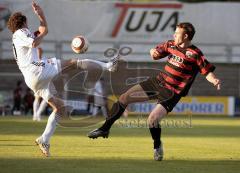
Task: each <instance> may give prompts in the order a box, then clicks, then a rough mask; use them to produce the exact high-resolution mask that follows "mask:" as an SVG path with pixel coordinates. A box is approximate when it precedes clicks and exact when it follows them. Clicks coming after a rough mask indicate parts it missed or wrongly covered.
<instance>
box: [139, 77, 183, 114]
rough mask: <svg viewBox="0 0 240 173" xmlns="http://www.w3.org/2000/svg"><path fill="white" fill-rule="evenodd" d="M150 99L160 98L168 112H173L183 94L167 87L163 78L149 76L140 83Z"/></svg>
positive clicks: (160, 102) (159, 100) (159, 101)
mask: <svg viewBox="0 0 240 173" xmlns="http://www.w3.org/2000/svg"><path fill="white" fill-rule="evenodd" d="M139 84H140V85H141V87H142V88H143V90H144V91H145V93H146V94H147V95H148V97H149V99H150V100H158V103H159V104H161V105H162V106H163V107H164V108H165V109H166V110H167V112H171V111H172V110H173V108H174V106H175V105H176V104H177V103H178V102H179V100H180V99H181V96H180V95H178V94H176V93H174V92H173V91H171V90H169V89H168V88H165V87H164V85H163V83H161V80H159V79H157V78H156V77H152V78H149V79H148V80H146V81H143V82H141V83H139Z"/></svg>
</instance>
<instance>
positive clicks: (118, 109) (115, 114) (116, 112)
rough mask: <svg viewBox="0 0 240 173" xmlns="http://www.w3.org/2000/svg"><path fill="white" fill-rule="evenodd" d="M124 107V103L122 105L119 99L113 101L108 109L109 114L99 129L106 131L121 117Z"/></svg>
mask: <svg viewBox="0 0 240 173" xmlns="http://www.w3.org/2000/svg"><path fill="white" fill-rule="evenodd" d="M126 107H127V106H126V105H123V104H122V103H120V102H119V101H117V102H116V103H114V104H113V106H112V109H111V110H110V116H109V117H108V118H107V119H106V121H105V123H104V124H103V125H102V127H100V128H99V129H100V130H103V131H108V130H109V129H110V128H111V126H112V125H113V123H114V122H115V121H116V120H117V119H119V118H120V117H121V115H122V114H123V112H124V111H125V109H126Z"/></svg>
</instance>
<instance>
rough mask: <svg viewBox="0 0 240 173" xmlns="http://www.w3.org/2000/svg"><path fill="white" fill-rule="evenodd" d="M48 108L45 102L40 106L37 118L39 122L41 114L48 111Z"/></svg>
mask: <svg viewBox="0 0 240 173" xmlns="http://www.w3.org/2000/svg"><path fill="white" fill-rule="evenodd" d="M46 107H47V102H46V101H45V100H42V101H41V103H40V105H39V108H38V110H37V112H36V118H37V119H38V120H41V114H42V113H43V111H44V110H45V109H46Z"/></svg>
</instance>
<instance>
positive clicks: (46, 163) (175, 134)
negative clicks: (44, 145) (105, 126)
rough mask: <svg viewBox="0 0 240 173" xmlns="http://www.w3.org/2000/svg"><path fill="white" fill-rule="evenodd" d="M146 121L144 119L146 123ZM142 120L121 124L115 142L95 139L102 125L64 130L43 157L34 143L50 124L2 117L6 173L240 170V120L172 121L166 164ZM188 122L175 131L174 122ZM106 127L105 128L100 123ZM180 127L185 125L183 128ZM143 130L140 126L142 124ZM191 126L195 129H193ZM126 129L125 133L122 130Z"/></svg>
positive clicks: (1, 162) (0, 154)
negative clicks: (154, 151)
mask: <svg viewBox="0 0 240 173" xmlns="http://www.w3.org/2000/svg"><path fill="white" fill-rule="evenodd" d="M144 120H145V119H141V121H140V122H141V123H143V124H144ZM129 122H131V125H132V126H134V127H136V124H137V122H138V121H137V119H136V118H135V119H134V118H130V119H127V121H126V120H125V119H121V121H119V122H118V123H117V124H116V125H115V126H114V127H113V128H112V131H111V135H110V138H108V139H102V138H100V139H97V140H90V139H88V138H87V137H86V134H87V133H88V132H89V131H90V130H92V129H94V128H96V127H98V126H99V124H98V125H96V126H92V127H91V128H90V127H85V128H80V127H78V128H63V127H59V128H57V130H56V133H55V134H54V136H53V137H52V139H51V154H52V157H50V158H45V157H43V156H42V155H41V153H40V151H39V149H38V147H37V146H35V145H34V143H33V141H34V140H35V138H36V137H38V136H39V135H40V134H41V133H42V131H43V129H44V128H45V125H46V119H45V120H44V121H43V122H40V123H37V122H32V120H31V119H30V118H29V117H12V116H7V117H0V172H2V173H8V172H9V173H15V172H16V173H26V172H31V173H35V172H36V173H40V172H43V173H46V172H51V173H54V172H57V173H75V172H76V173H81V172H83V173H97V172H103V173H108V172H109V173H110V172H111V173H115V172H119V173H134V172H137V173H146V172H149V173H155V172H162V173H167V172H169V173H181V172H183V173H208V172H209V173H215V172H216V173H231V172H239V170H240V118H229V117H213V116H212V117H201V116H196V117H193V118H192V119H191V122H190V119H188V118H184V117H176V116H170V117H168V118H167V119H165V124H163V127H164V128H163V134H162V139H163V141H164V151H165V156H164V161H162V162H157V161H153V156H152V155H153V154H152V140H151V138H150V134H149V131H148V129H147V128H146V127H144V126H141V127H139V128H130V127H129V126H128V128H126V123H129ZM176 122H184V123H183V125H188V126H175V127H173V123H176ZM100 124H101V123H100ZM180 124H181V123H180ZM137 125H138V124H137ZM190 125H191V126H190ZM122 126H124V127H125V128H123V127H122Z"/></svg>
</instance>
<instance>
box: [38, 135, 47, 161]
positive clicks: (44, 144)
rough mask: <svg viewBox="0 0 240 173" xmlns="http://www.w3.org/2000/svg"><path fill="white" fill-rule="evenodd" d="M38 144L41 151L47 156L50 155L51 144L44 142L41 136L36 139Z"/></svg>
mask: <svg viewBox="0 0 240 173" xmlns="http://www.w3.org/2000/svg"><path fill="white" fill-rule="evenodd" d="M35 143H36V145H38V146H39V148H40V150H41V152H42V153H43V154H44V155H45V156H46V157H50V151H49V149H50V144H47V143H43V142H42V140H41V137H39V138H37V139H36V140H35Z"/></svg>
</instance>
